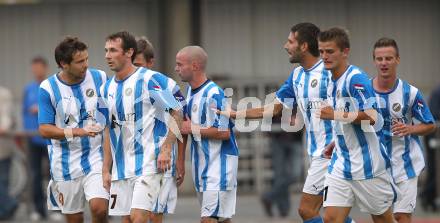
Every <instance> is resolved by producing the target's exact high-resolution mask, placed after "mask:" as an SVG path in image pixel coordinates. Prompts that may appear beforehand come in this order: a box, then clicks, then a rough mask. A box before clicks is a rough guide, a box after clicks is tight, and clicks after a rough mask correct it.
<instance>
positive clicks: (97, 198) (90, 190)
mask: <svg viewBox="0 0 440 223" xmlns="http://www.w3.org/2000/svg"><path fill="white" fill-rule="evenodd" d="M84 194H85V197H86V200H87V201H89V204H90V209H91V210H92V213H102V212H103V211H106V210H107V209H108V200H109V196H110V195H109V193H108V192H107V190H105V188H104V186H103V184H102V174H101V173H92V174H88V175H87V176H86V177H85V178H84Z"/></svg>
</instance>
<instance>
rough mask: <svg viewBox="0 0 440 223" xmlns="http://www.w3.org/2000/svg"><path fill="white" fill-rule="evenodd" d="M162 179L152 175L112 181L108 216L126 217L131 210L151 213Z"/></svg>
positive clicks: (160, 176)
mask: <svg viewBox="0 0 440 223" xmlns="http://www.w3.org/2000/svg"><path fill="white" fill-rule="evenodd" d="M162 178H163V174H152V175H148V176H138V177H132V178H128V179H124V180H116V181H112V184H111V187H110V202H109V215H114V216H127V215H130V211H131V209H133V208H136V209H142V210H147V211H151V212H152V211H153V210H154V204H155V203H156V200H157V197H158V196H159V191H160V185H161V184H162Z"/></svg>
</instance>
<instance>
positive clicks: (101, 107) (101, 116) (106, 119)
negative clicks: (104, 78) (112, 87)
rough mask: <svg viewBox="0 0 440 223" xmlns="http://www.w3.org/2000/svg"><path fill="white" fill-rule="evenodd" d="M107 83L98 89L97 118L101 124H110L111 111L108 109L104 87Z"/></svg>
mask: <svg viewBox="0 0 440 223" xmlns="http://www.w3.org/2000/svg"><path fill="white" fill-rule="evenodd" d="M106 85H107V84H106V82H104V84H103V85H101V87H100V88H99V91H98V92H99V93H98V114H97V115H96V120H97V122H98V123H99V124H101V125H105V126H108V125H110V113H109V110H108V103H107V99H106V98H105V97H104V96H105V93H104V88H105V86H106Z"/></svg>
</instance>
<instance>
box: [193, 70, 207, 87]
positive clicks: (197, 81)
mask: <svg viewBox="0 0 440 223" xmlns="http://www.w3.org/2000/svg"><path fill="white" fill-rule="evenodd" d="M194 77H195V78H194V79H193V80H192V81H191V82H189V85H190V86H191V89H197V88H198V87H200V86H202V84H204V83H205V82H206V80H208V78H207V77H206V74H205V73H201V74H199V75H194Z"/></svg>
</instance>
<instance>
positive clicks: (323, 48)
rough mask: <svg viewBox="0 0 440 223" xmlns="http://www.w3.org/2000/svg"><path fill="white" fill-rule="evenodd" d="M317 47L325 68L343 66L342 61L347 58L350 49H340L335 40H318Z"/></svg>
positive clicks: (331, 68) (333, 68)
mask: <svg viewBox="0 0 440 223" xmlns="http://www.w3.org/2000/svg"><path fill="white" fill-rule="evenodd" d="M318 47H319V53H320V54H321V58H322V60H323V61H324V67H325V69H327V70H337V69H338V68H339V67H340V66H344V61H346V60H347V58H348V52H349V51H350V50H349V49H348V48H347V49H340V48H339V47H338V46H337V45H336V42H335V41H328V42H321V41H319V43H318Z"/></svg>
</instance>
